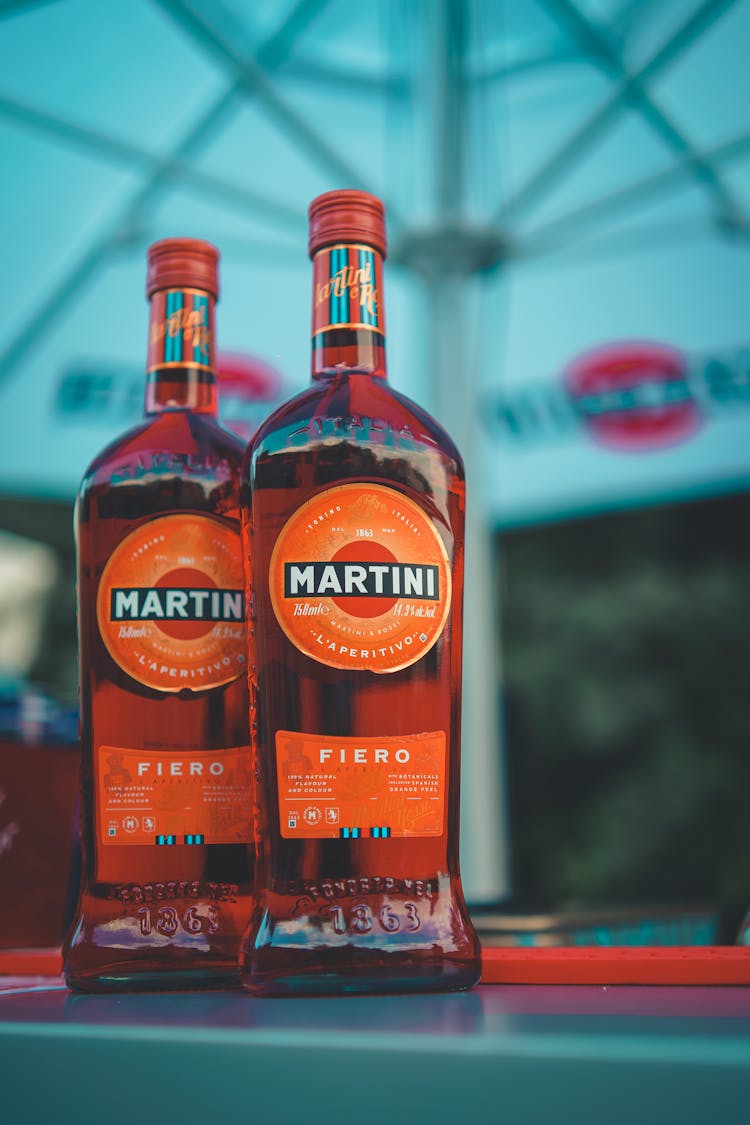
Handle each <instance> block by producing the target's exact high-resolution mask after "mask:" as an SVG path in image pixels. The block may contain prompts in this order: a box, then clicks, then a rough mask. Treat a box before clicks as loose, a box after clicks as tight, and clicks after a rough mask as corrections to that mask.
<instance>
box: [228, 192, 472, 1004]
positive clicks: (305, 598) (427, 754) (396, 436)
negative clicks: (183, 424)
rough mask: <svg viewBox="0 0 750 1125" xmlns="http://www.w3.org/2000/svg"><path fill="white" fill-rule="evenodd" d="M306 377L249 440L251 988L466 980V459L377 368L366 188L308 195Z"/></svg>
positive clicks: (375, 270)
mask: <svg viewBox="0 0 750 1125" xmlns="http://www.w3.org/2000/svg"><path fill="white" fill-rule="evenodd" d="M309 214H310V241H309V250H310V255H311V257H312V260H313V335H312V385H311V386H310V387H309V388H308V389H306V390H304V391H303V392H302V393H300V394H298V395H297V396H296V397H294V398H292V399H291V400H289V401H288V402H286V403H285V404H284V405H283V406H281V407H280V408H279V409H277V410H276V411H275V412H274V413H273V414H272V415H271V416H270V417H269V418H268V419H267V420H266V422H265V423H264V424H263V425H261V427H260V429H259V430H258V432H257V433H256V435H255V437H254V439H253V441H252V442H251V444H250V446H249V447H248V451H247V454H246V458H245V464H244V468H243V483H242V493H241V495H242V519H243V542H244V549H245V554H246V557H247V558H248V559H249V560H250V567H249V578H250V580H249V587H248V606H249V614H248V631H249V638H248V639H249V644H250V658H249V680H250V693H251V717H252V722H251V726H252V729H253V737H252V740H251V741H252V742H253V752H254V776H255V778H256V779H257V818H258V819H257V829H256V846H257V852H258V856H257V862H258V865H259V867H258V883H257V886H258V892H257V898H256V900H255V906H254V912H253V916H252V920H251V923H250V926H249V928H248V931H247V933H246V935H245V938H244V940H243V947H242V954H241V977H242V983H243V984H244V986H245V987H246V988H247V989H248V990H249V991H250V992H251V993H253V994H255V995H266V996H273V995H285V994H304V993H338V992H394V991H399V992H408V991H432V990H444V989H463V988H468V987H471V986H472V985H474V984H475V983H476V981H477V980H478V978H479V974H480V948H479V942H478V939H477V936H476V933H475V931H474V929H473V927H472V924H471V921H470V918H469V915H468V913H467V909H466V905H465V902H464V897H463V893H462V889H461V881H460V874H459V858H458V832H459V824H458V815H459V812H458V810H459V766H460V763H459V757H460V708H461V607H462V594H463V528H464V502H465V489H464V472H463V465H462V461H461V457H460V455H459V453H458V451H457V449H456V448H455V446H454V444H453V443H452V441H451V439H450V438H449V437H448V435H447V434H446V433H445V431H444V430H443V429H442V428H441V427H440V426H439V425H438V424H437V423H436V422H435V421H434V420H433V419H432V418H431V417H430V416H429V415H428V414H426V413H425V412H424V411H423V410H421V409H420V408H419V407H418V406H416V405H415V404H414V403H413V402H411V401H409V400H408V399H407V398H405V397H404V396H403V395H400V394H398V393H397V392H396V391H394V390H392V389H391V387H390V386H389V383H388V380H387V376H386V356H385V320H384V306H383V280H382V266H383V260H384V258H385V252H386V238H385V219H384V211H383V205H382V203H381V202H380V201H379V200H378V199H376V198H375V197H373V196H370V195H367V194H365V193H362V192H357V191H337V192H330V193H327V194H325V195H322V196H319V197H318V198H317V199H315V200H314V201H313V202H312V204H311V206H310V212H309Z"/></svg>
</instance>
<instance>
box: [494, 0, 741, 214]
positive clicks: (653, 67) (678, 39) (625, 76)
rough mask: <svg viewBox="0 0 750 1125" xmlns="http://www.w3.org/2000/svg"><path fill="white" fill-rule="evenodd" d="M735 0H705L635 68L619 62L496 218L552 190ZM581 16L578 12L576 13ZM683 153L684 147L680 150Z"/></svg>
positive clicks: (555, 0) (558, 1)
mask: <svg viewBox="0 0 750 1125" xmlns="http://www.w3.org/2000/svg"><path fill="white" fill-rule="evenodd" d="M544 2H545V3H547V4H556V5H558V6H560V5H562V4H565V7H566V10H568V9H569V7H570V5H568V4H566V3H565V0H544ZM733 2H734V0H704V3H702V4H701V5H699V7H698V8H697V9H696V10H695V11H694V12H693V13H692V14H691V15H690V16H689V17H688V19H687V20H685V22H684V23H683V24H682V25H681V26H680V27H679V28H678V29H677V30H676V31H675V32H674V33H673V34H672V35H671V36H670V38H669V39H668V40H667V41H666V42H665V43H664V44H663V45H662V46H661V47H660V48H659V49H658V50H657V51H656V52H655V53H654V54H653V55H652V56H651V57H650V58H649V59H648V60H647V61H646V62H645V63H644V64H643V65H642V66H641V67H640V68H638V69H637V70H635V71H632V72H631V71H627V70H626V69H625V67H624V64H622V62H621V63H620V65H621V67H622V72H621V74H622V77H621V81H620V82H619V83H618V84H617V86H616V87H615V89H614V90H613V91H612V92H611V93H610V94H609V95H608V97H607V98H605V100H604V101H603V102H602V103H601V104H600V105H599V106H598V107H597V108H596V109H595V110H594V112H593V113H592V114H591V115H590V116H589V117H588V118H587V120H586V121H584V122H583V123H582V124H581V125H580V126H579V127H578V128H577V129H576V130H575V132H573V133H572V134H571V135H570V136H569V137H568V138H567V139H566V140H564V141H563V143H562V144H561V145H560V146H559V147H558V148H557V149H556V150H555V151H554V152H553V153H552V155H551V156H550V157H549V158H548V159H547V160H546V161H545V162H544V163H543V164H542V165H541V167H539V168H538V169H537V170H536V171H535V172H533V173H532V175H531V176H530V178H529V179H528V180H527V181H526V183H525V184H522V185H521V187H520V188H519V189H518V190H517V191H516V192H515V194H514V195H512V196H511V197H510V198H509V199H508V200H506V201H505V203H504V204H503V205H502V207H501V208H500V210H499V213H498V216H497V219H498V221H499V222H500V223H507V220H508V218H510V217H511V216H513V217H515V215H516V214H518V213H521V212H522V211H524V210H525V209H527V208H528V207H529V205H530V204H531V203H533V202H535V201H536V200H537V199H539V198H540V197H541V196H543V195H544V194H545V193H546V192H548V191H550V190H552V189H553V188H554V187H555V186H556V185H557V184H558V182H559V180H560V179H561V178H562V177H563V176H564V174H565V172H566V170H567V168H568V167H569V165H570V164H572V163H573V162H574V161H575V160H576V159H577V157H578V156H579V155H581V154H582V153H583V152H584V151H585V150H586V149H587V148H588V147H589V146H590V145H591V143H592V142H593V141H595V140H596V139H597V138H598V137H599V136H600V134H601V133H602V132H603V131H605V130H606V129H607V128H608V127H609V126H610V125H612V124H613V123H614V122H615V121H616V120H617V118H618V117H619V116H620V114H621V113H622V112H623V110H624V109H625V107H626V105H627V104H628V102H630V101H632V100H633V99H634V97H635V96H636V93H637V91H638V90H641V91H642V94H643V96H644V97H645V96H646V95H645V90H643V86H644V83H645V81H646V80H647V79H649V78H653V77H654V76H655V75H656V73H657V72H658V71H660V70H662V69H663V68H664V67H665V66H667V64H668V63H671V62H672V61H674V59H675V58H676V57H677V56H678V55H679V54H680V53H682V52H683V51H685V50H687V48H688V47H689V46H690V45H691V44H692V43H693V42H694V40H695V39H696V37H697V36H698V35H700V34H701V33H702V32H703V31H704V30H705V28H706V27H707V26H709V24H710V23H712V22H713V21H714V20H715V19H717V18H718V16H719V15H720V14H721V13H722V12H723V11H724V10H725V9H726V8H728V7H729V6H730V5H731V4H732V3H733ZM578 15H579V16H580V13H578ZM683 152H684V150H683Z"/></svg>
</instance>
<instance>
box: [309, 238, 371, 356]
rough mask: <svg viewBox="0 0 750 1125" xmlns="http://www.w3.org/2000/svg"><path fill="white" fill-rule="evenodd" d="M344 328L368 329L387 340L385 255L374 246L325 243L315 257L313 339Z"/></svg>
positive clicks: (352, 243)
mask: <svg viewBox="0 0 750 1125" xmlns="http://www.w3.org/2000/svg"><path fill="white" fill-rule="evenodd" d="M341 330H344V331H347V330H349V331H352V332H357V331H369V332H371V333H372V334H373V336H374V337H375V339H376V340H377V343H379V344H381V345H382V344H384V342H385V307H384V304H383V259H382V256H381V255H380V254H379V253H378V252H377V250H373V248H372V247H371V246H365V245H363V244H360V243H354V242H347V243H340V244H337V245H335V246H325V247H323V249H322V250H319V251H318V252H317V254H316V255H315V257H314V259H313V323H312V333H313V341H314V342H315V343H316V344H320V343H324V342H325V335H326V333H329V332H331V331H336V332H339V331H341ZM321 337H322V339H321Z"/></svg>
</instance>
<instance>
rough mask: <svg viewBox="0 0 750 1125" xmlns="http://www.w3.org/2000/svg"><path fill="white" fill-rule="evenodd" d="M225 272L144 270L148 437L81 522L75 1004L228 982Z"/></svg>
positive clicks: (236, 675)
mask: <svg viewBox="0 0 750 1125" xmlns="http://www.w3.org/2000/svg"><path fill="white" fill-rule="evenodd" d="M217 264H218V254H217V252H216V250H215V249H214V247H213V246H210V245H209V244H208V243H205V242H199V241H195V240H192V239H167V240H164V241H162V242H157V243H155V244H154V245H153V246H151V248H150V250H149V255H148V286H147V291H148V297H149V298H150V302H151V319H150V326H149V344H148V365H147V368H148V370H147V381H146V403H145V421H144V422H143V423H142V424H141V425H140V426H138V427H137V428H135V429H133V430H131V431H129V432H128V433H126V434H125V435H124V436H123V437H121V438H119V439H118V440H117V441H115V442H114V443H113V444H112V445H110V446H109V447H108V448H107V449H105V450H104V452H103V453H101V454H100V455H99V456H98V457H97V458H96V459H95V460H94V462H93V463H92V464H91V466H90V467H89V469H88V470H87V471H86V474H85V476H84V479H83V483H82V485H81V489H80V493H79V496H78V502H77V505H76V517H75V523H76V544H77V554H78V630H79V659H80V704H81V754H82V817H81V820H82V852H83V858H82V873H81V885H80V892H79V901H78V906H77V911H76V917H75V920H74V924H73V926H72V928H71V931H70V934H69V936H68V939H67V941H66V943H65V946H64V950H63V953H64V971H65V978H66V981H67V983H68V985H69V986H70V987H71V988H73V989H76V990H82V991H103V990H107V989H117V988H138V987H140V988H149V987H154V988H159V989H165V988H185V987H201V986H203V987H206V986H217V987H218V986H223V985H226V984H227V983H231V982H236V980H237V971H236V964H237V953H238V942H239V937H240V934H241V932H242V929H243V927H244V924H245V923H246V922H247V917H248V914H249V910H250V906H249V890H250V871H249V856H248V848H247V843H248V841H249V839H250V801H249V798H250V776H249V760H250V759H249V747H248V726H247V724H248V718H247V715H248V712H247V679H246V648H245V629H244V592H243V578H242V558H241V547H240V537H239V506H238V481H239V471H240V464H241V458H242V452H243V444H242V443H241V442H240V441H239V440H238V439H237V438H236V437H235V436H234V435H233V434H230V433H228V432H227V431H226V430H224V429H222V428H221V427H220V426H219V424H218V423H217V420H216V414H217V393H216V378H215V374H214V305H215V302H216V300H217V299H218V292H219V290H218V278H217Z"/></svg>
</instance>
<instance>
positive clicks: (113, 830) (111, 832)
mask: <svg viewBox="0 0 750 1125" xmlns="http://www.w3.org/2000/svg"><path fill="white" fill-rule="evenodd" d="M107 835H108V836H116V835H117V825H116V824H115V822H114V821H113V820H110V822H109V824H108V826H107Z"/></svg>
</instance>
